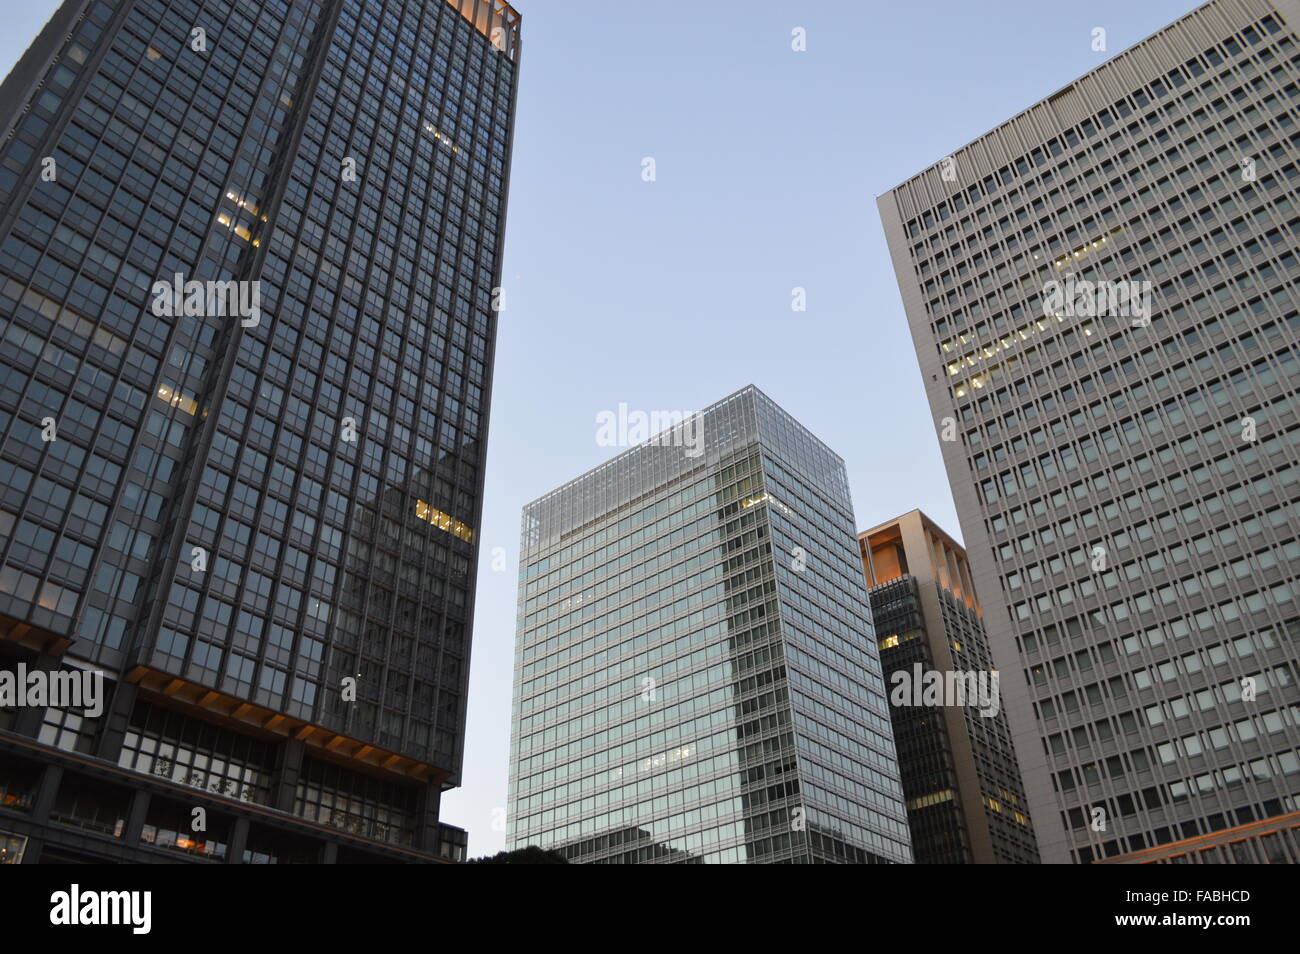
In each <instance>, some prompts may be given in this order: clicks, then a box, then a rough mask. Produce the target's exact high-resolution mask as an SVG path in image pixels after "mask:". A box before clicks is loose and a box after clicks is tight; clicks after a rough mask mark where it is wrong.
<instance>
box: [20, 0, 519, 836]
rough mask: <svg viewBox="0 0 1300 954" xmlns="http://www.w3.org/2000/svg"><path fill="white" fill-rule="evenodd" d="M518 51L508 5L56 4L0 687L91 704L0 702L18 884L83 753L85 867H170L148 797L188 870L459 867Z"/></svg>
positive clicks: (43, 57)
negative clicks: (220, 865)
mask: <svg viewBox="0 0 1300 954" xmlns="http://www.w3.org/2000/svg"><path fill="white" fill-rule="evenodd" d="M518 55H519V17H518V15H517V14H516V13H515V12H514V11H513V10H512V9H511V8H510V7H508V6H507V5H506V4H504V3H501V2H499V0H452V2H446V0H366V2H362V0H88V2H82V0H67V2H65V3H64V4H62V6H61V7H60V8H59V10H58V12H57V13H56V14H55V17H54V19H53V20H52V21H51V23H50V24H49V25H48V26H47V27H46V29H45V30H44V31H43V32H42V33H41V34H40V36H39V37H38V38H37V40H36V41H35V43H34V44H33V45H32V47H31V48H30V49H29V50H28V52H27V54H26V55H25V56H24V57H23V59H22V60H21V61H20V62H19V64H18V65H17V66H16V67H15V69H14V71H13V72H12V73H11V74H10V76H9V77H8V78H7V79H6V80H5V82H4V85H3V87H0V94H2V95H0V101H3V103H4V106H5V108H4V111H3V114H2V115H0V124H3V125H0V337H3V339H4V348H3V352H2V353H0V440H2V441H3V444H2V445H0V560H2V564H0V662H3V663H4V664H5V665H9V666H13V665H17V664H18V663H19V662H22V663H23V664H24V665H27V666H29V667H31V666H39V667H43V668H46V669H58V668H60V667H74V668H80V669H85V668H88V667H89V668H92V669H95V670H98V671H100V672H102V673H103V674H104V676H105V677H106V679H107V683H108V686H109V690H108V694H109V696H110V699H109V704H108V705H107V707H106V711H105V712H104V713H103V715H101V716H100V717H99V718H97V719H92V718H88V717H87V716H86V714H85V713H84V712H57V711H55V710H54V709H53V708H50V709H47V710H45V711H42V712H30V711H22V710H18V711H15V712H10V713H3V712H0V730H5V731H0V741H4V742H6V743H7V748H6V750H5V752H4V753H3V754H4V759H5V760H4V761H0V766H5V765H7V766H9V769H8V770H9V771H11V772H13V773H15V774H14V778H18V779H22V778H27V775H28V774H30V773H29V772H28V769H29V768H30V766H31V765H32V764H38V763H39V762H40V761H41V760H42V759H45V760H47V764H48V765H50V766H53V765H56V764H57V765H58V766H59V768H60V771H59V772H55V771H53V769H51V770H50V771H43V772H40V773H38V774H37V777H36V780H35V782H31V780H30V779H29V780H28V782H27V783H22V784H23V785H25V786H26V788H25V789H24V791H25V792H26V795H25V796H24V797H25V798H26V803H27V804H28V810H27V811H26V813H25V814H24V815H21V817H18V816H16V817H15V818H13V819H5V818H0V829H6V830H7V829H11V828H12V829H15V830H17V829H22V831H23V833H25V834H27V835H29V836H30V837H29V843H28V846H27V850H26V856H27V858H26V860H28V861H31V860H34V858H35V857H38V856H39V855H40V851H39V850H37V851H34V850H33V849H34V847H35V846H36V845H37V844H40V843H43V844H46V845H47V847H49V848H50V850H51V852H52V851H53V850H54V849H55V848H56V847H57V846H59V845H63V847H62V848H60V849H59V850H67V851H71V850H72V848H70V847H68V846H69V845H70V844H71V842H70V841H69V840H68V839H66V838H65V837H64V833H63V831H64V829H63V826H62V825H61V824H59V823H56V822H54V821H52V820H51V819H52V818H53V817H54V815H53V814H52V812H53V806H54V805H55V804H57V803H58V801H59V799H60V798H62V797H64V795H65V794H67V793H69V792H72V793H74V794H75V790H76V788H77V786H78V785H80V784H81V782H80V780H79V776H76V775H75V772H74V768H75V766H76V765H79V764H80V762H79V761H77V760H86V759H90V760H92V761H93V764H94V765H95V766H99V767H102V763H107V764H109V765H111V766H114V767H116V768H117V769H120V770H121V774H120V777H119V778H118V779H117V782H118V784H120V785H121V791H122V793H124V794H123V799H124V800H123V799H119V800H117V801H116V802H114V804H115V805H116V806H117V807H116V808H110V809H106V811H107V814H108V815H110V816H113V819H116V818H117V815H116V814H114V813H115V812H116V813H118V814H122V813H124V815H123V817H122V819H121V824H117V823H116V822H114V821H113V819H110V821H111V822H112V823H110V824H109V825H107V831H108V834H107V836H106V838H100V839H98V840H97V841H94V842H93V843H92V842H91V841H87V840H86V839H85V838H81V839H80V840H79V841H78V842H77V844H76V846H75V847H76V851H79V852H86V853H98V854H100V855H111V856H118V857H120V856H122V852H123V851H124V850H126V849H130V850H131V851H135V850H137V849H138V850H141V851H143V850H145V849H144V848H141V847H140V846H142V845H146V844H149V845H152V846H154V847H157V846H158V845H159V842H158V841H157V839H155V840H153V841H150V840H149V839H148V838H146V837H144V834H142V833H146V832H147V831H149V830H150V824H151V823H150V821H149V819H150V818H151V817H152V815H151V813H153V812H155V811H156V812H160V813H161V815H160V821H159V824H165V823H166V822H167V818H169V817H170V815H169V814H168V811H169V809H166V807H165V806H164V799H163V796H162V794H161V791H162V790H156V791H154V792H153V793H152V795H153V798H152V801H150V794H151V793H150V791H149V788H148V785H147V784H146V782H145V781H144V778H145V777H148V778H149V779H150V784H152V781H154V780H164V781H166V782H168V783H171V784H170V785H169V787H167V789H166V791H167V792H168V796H169V797H170V798H172V799H180V800H181V801H184V800H185V799H197V798H200V796H203V795H205V794H206V795H213V794H218V795H222V796H224V798H225V801H223V802H220V803H216V805H215V807H214V808H213V809H212V812H210V814H211V815H213V816H215V817H218V818H220V819H223V821H222V824H223V825H227V826H228V827H229V833H230V840H229V841H228V842H226V843H225V844H227V845H228V847H229V850H228V851H226V850H223V851H222V852H221V853H220V855H218V854H217V853H216V852H215V850H213V851H211V852H207V853H206V856H207V857H222V858H224V859H226V860H231V861H240V860H249V859H253V860H262V859H266V858H274V857H279V856H277V854H276V852H275V851H274V850H272V848H273V847H274V844H275V842H276V838H279V837H280V835H278V834H276V832H277V831H283V832H288V834H284V836H283V840H284V843H285V845H287V846H288V847H286V848H285V850H284V851H282V852H281V855H282V856H284V857H305V856H307V855H311V856H313V857H318V859H320V860H332V859H334V858H335V857H342V856H341V855H340V852H344V853H346V852H347V851H352V852H354V853H356V852H362V851H363V852H366V853H369V854H368V856H370V857H380V856H391V857H392V858H395V859H398V860H420V859H422V858H430V857H436V856H437V855H438V854H439V853H442V854H444V855H446V854H451V855H453V856H454V855H455V854H458V853H460V852H463V844H464V838H463V832H462V833H459V834H457V833H456V832H453V831H450V830H448V829H446V828H445V826H444V828H443V829H442V833H441V834H440V831H439V826H438V821H437V817H438V802H439V797H440V793H441V792H442V791H443V790H444V789H446V788H449V787H452V786H455V785H456V784H458V781H459V773H460V765H461V760H462V744H463V737H464V715H465V690H466V685H467V680H468V674H469V649H470V628H471V627H470V621H471V613H472V610H473V580H474V575H475V566H476V561H477V552H478V549H477V538H476V533H475V528H476V527H477V526H478V524H479V517H480V512H481V493H482V486H483V473H482V467H483V454H484V447H485V444H486V433H487V412H488V400H489V394H490V389H491V366H492V356H493V347H494V340H495V333H496V315H495V314H494V312H493V308H492V298H493V294H494V291H493V290H494V289H495V288H497V287H498V285H499V280H500V270H501V262H500V260H501V250H502V232H503V226H504V216H505V201H506V181H507V175H508V167H509V161H510V143H511V128H512V117H513V111H514V103H515V84H516V71H517V58H518ZM159 283H163V284H162V288H161V290H160V289H159V287H158V286H159ZM188 283H230V284H229V285H225V284H221V285H215V286H213V285H207V284H205V285H203V286H202V287H201V288H200V290H199V291H198V293H197V294H196V293H194V292H193V291H192V286H191V285H190V284H188ZM177 286H179V287H177ZM173 287H176V291H175V292H173V291H172V288H173ZM227 291H229V294H228V295H227ZM51 434H54V435H55V436H54V437H53V439H51ZM5 722H8V725H6V724H5ZM43 726H44V728H42V727H43ZM32 740H35V741H36V743H38V744H37V745H36V746H35V747H33V745H32V744H31V743H32ZM60 752H62V753H75V755H76V757H77V760H74V761H73V762H66V761H60V760H61V759H62V758H63V757H62V756H61V755H58V753H60ZM24 766H26V768H25V767H24ZM76 771H80V770H79V769H77V770H76ZM3 774H4V771H3V770H0V776H3ZM60 774H61V775H62V781H61V782H60V779H59V778H58V777H57V776H59V775H60ZM28 783H30V784H28ZM178 785H179V786H182V788H183V790H182V791H179V792H178V791H176V786H178ZM184 789H188V791H187V790H184ZM22 801H23V799H19V802H22ZM197 804H202V802H198V803H197ZM74 807H75V806H74ZM83 808H84V806H83ZM86 812H89V814H88V815H87V817H92V816H94V812H91V811H89V809H86ZM268 812H269V813H270V814H268ZM3 814H4V810H3V807H0V815H3ZM82 814H85V812H83V813H82ZM73 817H79V816H77V812H76V811H74V813H73ZM263 818H266V819H269V820H262V819H263ZM294 818H297V819H299V820H300V825H299V827H300V828H302V829H303V830H299V831H296V833H295V832H294V826H293V824H292V823H290V822H291V820H292V819H294ZM286 819H288V820H290V821H286ZM286 825H287V827H286ZM250 826H251V827H250ZM101 827H102V826H101ZM154 829H156V830H167V831H170V830H171V829H168V828H165V827H164V828H158V826H154ZM96 830H98V829H96ZM322 833H324V834H322ZM344 836H346V838H344ZM295 839H296V840H295ZM340 839H343V840H340ZM172 840H173V842H174V841H175V838H173V839H172ZM183 840H184V839H183ZM189 840H190V841H192V840H193V839H189ZM259 841H260V842H261V843H263V845H264V847H263V848H262V849H257V850H254V849H252V848H248V845H250V844H253V843H257V842H259ZM448 844H451V846H452V847H451V848H450V849H449V848H448ZM266 845H270V846H272V847H265V846H266ZM340 846H342V847H340ZM348 846H350V847H348ZM169 847H172V848H174V847H175V845H174V844H172V845H170V846H169ZM191 853H194V852H192V851H191ZM128 854H130V852H129V851H128Z"/></svg>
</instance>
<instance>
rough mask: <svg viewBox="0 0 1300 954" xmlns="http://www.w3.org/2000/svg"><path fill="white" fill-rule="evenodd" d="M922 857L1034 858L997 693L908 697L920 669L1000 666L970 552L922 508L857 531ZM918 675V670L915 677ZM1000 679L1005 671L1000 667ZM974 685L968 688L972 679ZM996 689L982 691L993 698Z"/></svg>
mask: <svg viewBox="0 0 1300 954" xmlns="http://www.w3.org/2000/svg"><path fill="white" fill-rule="evenodd" d="M858 543H859V545H860V546H861V548H862V565H863V568H864V569H865V570H866V574H867V589H868V592H869V594H870V597H871V616H872V619H873V620H874V621H875V624H876V635H877V638H878V639H879V646H880V663H881V665H882V666H883V667H884V670H885V681H886V683H888V684H889V685H890V687H891V688H890V695H891V698H890V702H891V708H890V714H891V716H892V717H893V722H894V742H895V744H896V746H897V747H898V768H899V771H900V772H901V773H902V778H903V795H904V796H905V797H906V799H907V821H908V825H909V826H910V827H911V830H912V854H913V855H915V857H916V863H917V864H1037V863H1038V847H1037V845H1036V844H1035V841H1034V829H1033V825H1032V823H1031V821H1030V818H1029V807H1028V804H1027V799H1026V798H1025V787H1024V783H1023V782H1021V780H1020V766H1019V764H1018V763H1017V760H1016V750H1015V748H1014V746H1013V745H1012V744H1011V729H1010V728H1009V726H1008V724H1007V714H1006V712H1005V710H1003V708H1002V706H1001V704H1000V700H999V701H998V703H997V704H994V705H987V704H986V705H983V706H981V705H980V701H981V700H977V699H976V696H978V692H977V693H976V694H975V696H969V695H968V696H965V697H964V698H963V702H964V704H960V705H953V704H940V705H935V706H930V705H917V704H914V700H913V693H911V692H909V691H907V686H908V685H910V684H914V683H915V682H916V681H917V676H916V674H917V672H918V667H919V671H920V672H922V673H942V674H944V676H945V678H946V677H947V675H948V674H949V673H955V674H961V675H962V676H963V678H970V677H976V678H978V676H979V674H991V673H994V672H996V671H997V667H996V666H995V665H994V663H993V653H992V651H991V650H990V648H989V641H988V633H987V632H986V631H985V628H984V623H985V619H984V613H983V609H982V607H981V606H980V601H979V597H978V595H976V593H975V587H974V584H973V582H972V578H971V568H970V563H969V562H968V561H967V559H966V551H965V550H964V549H962V547H961V545H960V544H959V543H957V541H955V540H953V539H952V538H951V537H950V536H948V534H946V533H944V532H943V530H942V529H940V527H939V526H938V525H937V524H936V523H934V522H933V521H932V520H930V518H929V517H927V516H926V515H925V514H923V513H921V511H919V510H913V511H911V512H909V513H905V514H903V515H902V516H901V517H898V518H896V519H894V520H889V521H886V522H885V523H882V524H880V525H878V526H875V527H872V528H871V529H870V530H867V531H866V532H864V533H861V534H859V535H858ZM922 678H924V677H922ZM999 678H1000V674H999ZM974 684H975V683H968V685H974ZM999 694H1000V693H999V692H998V686H996V685H995V686H994V687H993V691H992V692H989V693H987V694H986V697H985V699H984V700H982V701H984V702H985V703H987V702H988V700H989V699H998V696H999Z"/></svg>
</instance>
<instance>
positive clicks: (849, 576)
mask: <svg viewBox="0 0 1300 954" xmlns="http://www.w3.org/2000/svg"><path fill="white" fill-rule="evenodd" d="M695 420H697V421H698V422H699V426H700V427H701V428H702V441H701V443H699V444H698V445H692V446H695V447H698V449H699V451H700V452H699V453H698V454H694V456H692V452H690V448H688V447H686V446H676V438H675V437H674V435H677V436H679V437H680V436H681V435H683V434H685V433H686V431H685V430H684V428H689V427H690V426H691V419H688V420H687V422H686V423H684V424H683V425H682V426H681V427H679V428H678V429H677V430H676V431H669V432H665V434H664V435H661V439H660V440H659V441H658V442H656V441H653V440H652V441H651V442H649V443H647V444H643V445H640V446H638V447H635V448H633V449H631V450H629V451H627V452H625V453H624V454H621V455H620V456H618V457H616V458H614V459H613V460H611V461H610V462H608V463H607V464H604V465H603V466H601V467H599V468H596V469H595V470H593V471H591V472H589V473H587V474H586V475H584V476H582V477H579V478H578V479H576V480H574V481H572V482H571V483H569V484H566V485H565V486H563V487H561V488H559V489H558V490H555V491H553V492H552V493H550V494H548V495H546V496H545V497H542V498H541V499H539V500H537V501H535V502H534V503H532V504H529V505H528V506H527V507H525V508H524V513H523V528H522V545H521V553H522V557H521V563H520V582H519V628H518V637H517V643H516V652H515V685H514V700H515V701H514V713H513V737H512V741H511V763H510V835H509V844H510V847H512V848H517V847H524V846H527V845H540V846H542V847H544V848H550V849H557V850H560V851H562V852H564V853H565V854H566V855H567V856H568V857H569V859H570V861H573V862H580V863H610V864H635V863H697V864H698V863H719V862H720V863H864V862H908V861H910V860H911V852H910V848H909V842H908V829H907V816H906V813H905V811H904V809H903V804H902V791H901V787H900V784H899V776H898V768H897V764H896V761H895V753H894V743H893V736H892V732H891V728H890V722H889V713H888V710H887V708H886V703H885V696H884V684H883V682H882V680H881V672H880V661H879V657H878V654H877V652H876V648H875V640H874V637H873V633H872V626H871V618H870V609H869V606H868V603H867V598H866V589H865V586H864V584H863V579H862V571H861V565H860V563H859V562H858V556H857V546H856V542H855V539H856V538H855V534H854V530H853V510H852V503H851V501H850V499H849V491H848V481H847V478H846V474H845V470H844V463H843V461H842V460H841V459H840V458H839V457H838V456H836V455H835V454H834V453H833V452H832V451H831V450H830V449H829V448H827V447H826V446H825V445H824V444H822V443H821V442H820V441H818V440H817V439H816V438H815V437H813V436H812V434H810V433H809V432H808V431H807V430H806V429H804V428H803V427H802V426H800V425H799V424H798V423H797V422H796V421H794V419H793V418H791V417H790V416H789V415H788V414H786V413H785V412H784V411H783V410H781V409H780V408H779V407H778V406H777V405H776V404H774V403H773V402H772V401H771V400H770V399H769V398H768V397H767V396H766V395H764V394H763V393H762V392H761V391H759V390H757V389H756V388H753V387H748V388H745V389H744V390H742V391H739V392H737V393H736V394H734V395H732V396H731V397H729V398H726V399H725V400H723V401H721V402H719V403H717V404H715V405H713V406H711V407H709V408H708V409H706V410H704V411H701V412H699V417H698V418H696V419H695Z"/></svg>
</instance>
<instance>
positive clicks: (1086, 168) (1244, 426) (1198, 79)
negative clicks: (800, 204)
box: [879, 0, 1300, 863]
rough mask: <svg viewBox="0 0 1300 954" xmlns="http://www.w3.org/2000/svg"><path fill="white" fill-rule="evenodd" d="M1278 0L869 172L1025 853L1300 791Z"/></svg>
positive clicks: (1151, 40) (1290, 268)
mask: <svg viewBox="0 0 1300 954" xmlns="http://www.w3.org/2000/svg"><path fill="white" fill-rule="evenodd" d="M1297 27H1300V3H1297V2H1296V0H1274V2H1268V0H1215V2H1212V3H1207V4H1205V5H1203V6H1201V7H1199V8H1197V9H1196V10H1195V11H1193V12H1192V13H1190V14H1188V15H1187V16H1185V17H1183V18H1182V19H1180V20H1178V21H1177V22H1175V23H1174V24H1172V25H1171V26H1169V27H1167V28H1165V29H1164V30H1162V31H1160V32H1159V33H1156V34H1155V35H1153V36H1151V37H1148V38H1147V39H1145V40H1143V41H1141V42H1140V43H1138V44H1137V45H1136V46H1134V47H1133V48H1132V49H1130V50H1127V51H1125V52H1123V53H1120V54H1117V55H1115V56H1114V57H1112V58H1111V59H1110V60H1109V61H1108V62H1107V63H1106V64H1105V65H1103V66H1101V67H1099V68H1098V69H1096V70H1093V71H1092V72H1090V73H1088V74H1086V75H1085V76H1083V77H1081V78H1079V79H1078V80H1076V81H1075V82H1074V83H1072V84H1071V85H1070V86H1068V87H1066V88H1065V89H1062V90H1060V91H1058V92H1056V93H1055V94H1053V95H1052V96H1051V97H1049V98H1048V99H1046V100H1043V101H1042V102H1039V103H1037V104H1035V105H1034V106H1032V107H1030V108H1029V109H1028V110H1027V111H1026V112H1024V113H1022V114H1020V115H1019V116H1016V117H1015V118H1013V119H1011V120H1009V121H1008V122H1007V123H1005V124H1004V125H1002V126H999V127H998V128H997V129H995V130H993V131H992V132H990V133H988V134H987V135H985V136H983V137H981V138H980V139H978V140H976V141H975V142H973V143H971V144H969V145H967V146H965V147H963V148H961V149H959V150H957V151H955V152H954V153H953V155H952V156H951V157H948V159H946V160H944V161H942V162H941V163H940V164H939V165H937V166H936V167H934V168H932V169H929V170H927V171H925V172H923V173H921V174H920V175H918V176H916V177H914V178H912V179H910V180H909V181H908V182H906V183H904V184H903V185H901V186H899V187H898V188H896V189H894V190H892V191H890V192H888V193H886V194H885V195H883V196H881V197H880V200H879V207H880V211H881V215H882V220H883V222H884V226H885V231H886V235H887V237H888V239H889V246H890V251H891V255H892V257H893V261H894V268H895V271H896V273H897V275H898V280H899V286H900V289H901V291H902V295H903V303H904V306H905V308H906V310H907V315H908V321H909V323H910V326H911V330H912V336H913V340H914V342H915V345H916V350H917V355H918V360H919V363H920V367H921V372H922V378H923V382H924V385H925V388H926V393H927V396H928V398H929V401H930V406H931V409H932V411H933V414H934V418H935V426H936V430H937V431H938V432H939V434H940V437H941V441H940V445H941V448H942V451H943V456H944V461H945V464H946V466H947V470H948V476H949V479H950V482H951V484H952V487H953V492H954V495H955V498H956V504H957V511H958V514H959V517H960V520H961V528H962V535H963V538H964V539H965V541H966V544H967V547H968V550H969V552H970V554H971V565H972V566H973V567H974V569H975V585H976V589H977V590H978V592H979V593H980V595H981V597H982V599H983V600H984V611H985V617H986V618H989V617H994V618H997V619H998V621H999V624H998V625H997V626H990V628H989V632H990V639H991V640H992V643H993V654H994V657H995V658H996V659H999V660H1002V661H1004V663H1005V664H1006V665H1007V669H1006V670H1004V672H1003V690H1004V694H1005V697H1006V699H1007V705H1008V716H1009V718H1010V720H1011V726H1012V729H1013V731H1014V732H1015V733H1016V749H1017V751H1018V753H1019V755H1020V760H1021V767H1022V769H1023V773H1024V778H1025V782H1026V787H1027V793H1028V796H1029V805H1030V809H1031V815H1032V817H1033V820H1034V827H1035V830H1036V833H1037V835H1038V842H1039V848H1040V851H1041V853H1042V856H1043V860H1044V861H1048V862H1083V863H1087V862H1092V861H1095V860H1098V859H1105V858H1112V857H1119V856H1121V855H1128V854H1131V853H1133V852H1137V851H1143V850H1145V849H1148V848H1151V847H1153V846H1156V845H1161V844H1165V843H1169V842H1174V841H1181V840H1185V839H1191V838H1196V837H1199V836H1202V835H1206V834H1209V833H1211V832H1214V831H1220V830H1226V829H1230V828H1233V827H1236V826H1240V825H1246V824H1252V823H1254V822H1256V821H1259V820H1262V819H1265V818H1268V817H1273V816H1279V815H1283V814H1287V813H1289V812H1292V811H1294V810H1296V809H1297V807H1300V806H1297V798H1298V797H1300V753H1298V748H1300V687H1298V686H1297V678H1298V677H1300V670H1298V663H1297V659H1298V658H1300V601H1298V599H1297V597H1300V540H1297V537H1296V530H1297V527H1300V482H1298V480H1300V470H1298V469H1297V463H1296V462H1297V461H1298V460H1300V406H1298V405H1297V390H1298V384H1300V360H1298V359H1300V354H1298V343H1300V289H1298V287H1297V281H1298V280H1300V260H1298V259H1297V248H1300V208H1298V206H1300V201H1298V200H1300V165H1298V164H1297V153H1298V149H1300V38H1298V37H1297V32H1296V31H1297ZM1071 281H1072V282H1075V283H1088V284H1075V285H1074V286H1073V291H1072V292H1069V291H1067V292H1065V293H1064V294H1062V293H1061V290H1062V286H1063V283H1065V282H1071ZM1130 289H1132V290H1135V291H1136V292H1137V293H1138V296H1139V297H1138V300H1137V301H1136V302H1134V300H1133V296H1132V295H1130V296H1128V298H1127V299H1121V295H1120V291H1121V290H1123V291H1128V290H1130ZM1103 291H1104V293H1105V294H1097V292H1103ZM1143 300H1145V304H1144V303H1143ZM945 433H946V434H947V435H948V436H949V437H950V438H951V439H943V438H944V436H945ZM1003 623H1005V624H1006V625H1003ZM1012 661H1017V664H1016V665H1014V666H1012V664H1011V663H1012Z"/></svg>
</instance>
